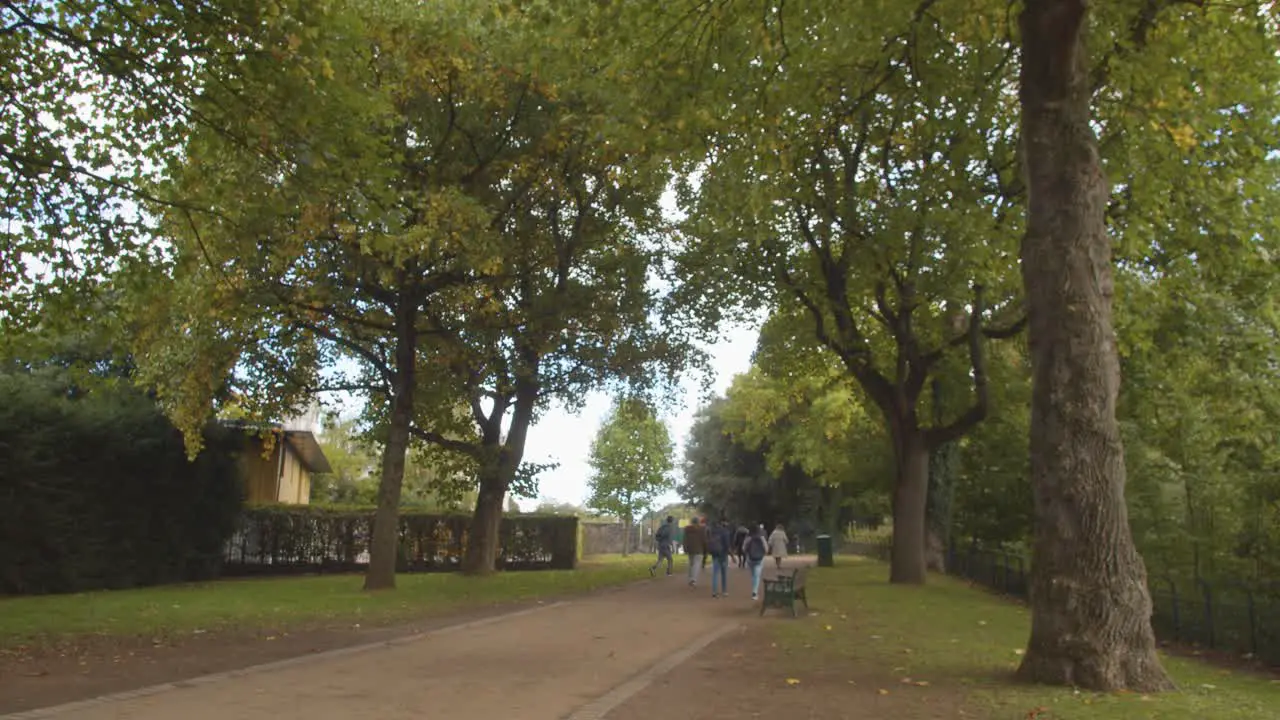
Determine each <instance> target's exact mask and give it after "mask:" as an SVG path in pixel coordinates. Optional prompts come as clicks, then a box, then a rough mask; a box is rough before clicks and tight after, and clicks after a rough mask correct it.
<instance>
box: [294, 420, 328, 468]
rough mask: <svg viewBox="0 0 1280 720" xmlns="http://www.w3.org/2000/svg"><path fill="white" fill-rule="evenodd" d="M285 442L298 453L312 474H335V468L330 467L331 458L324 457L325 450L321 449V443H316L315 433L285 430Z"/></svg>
mask: <svg viewBox="0 0 1280 720" xmlns="http://www.w3.org/2000/svg"><path fill="white" fill-rule="evenodd" d="M284 441H285V442H287V443H289V447H292V448H293V450H294V452H296V453H298V457H299V458H300V459H301V460H302V464H303V465H305V466H306V467H307V469H308V470H310V471H311V472H313V473H319V474H324V473H331V472H333V467H332V466H330V465H329V458H327V457H325V456H324V450H321V449H320V443H319V442H317V441H316V434H315V433H313V432H311V431H310V430H285V431H284Z"/></svg>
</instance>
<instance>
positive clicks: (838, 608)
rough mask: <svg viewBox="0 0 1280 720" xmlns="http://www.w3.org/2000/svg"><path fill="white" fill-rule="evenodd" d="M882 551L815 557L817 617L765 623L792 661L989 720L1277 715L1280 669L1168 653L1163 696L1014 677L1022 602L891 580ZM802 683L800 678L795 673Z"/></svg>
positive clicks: (1026, 625) (948, 585) (944, 581)
mask: <svg viewBox="0 0 1280 720" xmlns="http://www.w3.org/2000/svg"><path fill="white" fill-rule="evenodd" d="M887 576H888V569H887V567H886V566H885V565H884V564H882V563H879V562H875V561H872V560H865V559H859V558H851V557H844V556H842V557H840V558H838V561H837V567H835V568H831V569H819V568H815V570H814V574H813V575H812V576H811V577H810V582H809V586H810V588H811V590H810V595H811V597H812V603H813V610H814V611H815V612H816V613H817V616H816V617H810V618H808V620H807V621H802V622H786V621H784V622H778V623H773V624H772V625H771V628H772V630H773V632H774V633H775V634H776V644H777V645H778V647H779V649H783V650H785V651H787V656H788V661H787V662H789V663H792V664H794V667H793V668H792V669H791V670H790V671H791V672H792V673H796V674H797V675H796V679H797V680H800V679H801V676H802V674H803V673H805V672H814V673H819V672H821V673H824V674H826V675H828V676H829V675H830V674H831V672H832V669H833V668H849V669H850V672H851V673H852V672H853V671H854V670H855V669H856V670H858V671H859V672H861V673H862V677H861V678H860V679H858V680H854V679H852V677H851V678H850V679H849V680H848V682H849V684H851V685H852V684H854V683H856V682H867V680H866V678H868V677H869V678H872V680H871V681H872V682H875V683H877V684H878V685H879V686H880V687H879V688H877V691H878V692H879V694H880V695H883V696H887V695H889V694H913V695H918V696H920V697H919V699H920V700H927V699H928V698H927V696H928V695H929V694H937V695H938V696H942V695H951V696H956V695H957V694H958V695H959V696H960V697H961V702H960V705H961V707H962V708H963V710H962V712H963V717H969V718H984V719H985V718H990V719H991V720H1005V719H1009V720H1013V719H1015V718H1016V719H1018V720H1027V719H1034V720H1121V719H1122V718H1123V719H1124V720H1145V719H1158V720H1246V719H1247V720H1256V719H1257V718H1273V717H1280V680H1274V679H1271V678H1268V677H1264V676H1260V675H1256V674H1253V673H1248V672H1240V671H1233V670H1227V669H1222V668H1217V667H1213V666H1210V665H1206V664H1203V663H1200V662H1196V661H1195V660H1191V659H1186V658H1176V657H1170V656H1165V657H1164V662H1165V667H1166V668H1167V669H1168V670H1169V672H1170V673H1171V674H1172V675H1173V677H1174V679H1175V681H1176V682H1177V683H1178V686H1179V688H1180V690H1179V691H1177V692H1172V693H1165V694H1159V695H1140V694H1136V693H1109V694H1101V693H1089V692H1077V691H1074V690H1071V689H1062V688H1050V687H1043V686H1029V685H1024V684H1019V683H1015V682H1014V681H1013V677H1012V675H1013V671H1014V669H1015V668H1016V667H1017V666H1018V663H1019V661H1020V660H1021V654H1022V651H1023V648H1024V647H1025V645H1026V640H1027V634H1028V632H1029V629H1030V614H1029V612H1028V610H1027V609H1026V608H1024V607H1022V606H1019V605H1015V604H1012V603H1009V602H1006V601H1004V600H1002V599H1000V598H998V597H996V596H993V595H990V594H987V593H985V592H982V591H979V590H976V589H973V588H970V587H968V586H967V585H966V584H965V583H964V582H962V581H958V580H955V579H953V578H947V577H938V576H933V577H930V579H929V583H930V584H929V585H927V586H925V587H900V586H891V585H889V584H888V583H887V582H885V579H886V577H887ZM796 687H797V688H799V687H803V685H800V684H799V683H797V685H796Z"/></svg>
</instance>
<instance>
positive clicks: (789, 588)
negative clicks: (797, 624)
mask: <svg viewBox="0 0 1280 720" xmlns="http://www.w3.org/2000/svg"><path fill="white" fill-rule="evenodd" d="M808 577H809V566H807V565H806V566H805V567H802V568H797V569H796V570H795V571H794V572H792V573H791V575H789V576H788V575H781V576H779V577H777V578H776V579H773V580H765V581H764V599H762V600H761V601H760V614H761V615H764V611H765V610H767V609H769V608H771V607H778V608H783V607H785V608H791V617H797V616H798V613H797V612H796V601H797V600H799V601H800V602H802V603H804V609H805V611H806V612H808V610H809V599H808V598H807V597H805V592H804V591H805V581H806V580H807V579H808Z"/></svg>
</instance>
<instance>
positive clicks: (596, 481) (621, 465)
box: [587, 397, 674, 555]
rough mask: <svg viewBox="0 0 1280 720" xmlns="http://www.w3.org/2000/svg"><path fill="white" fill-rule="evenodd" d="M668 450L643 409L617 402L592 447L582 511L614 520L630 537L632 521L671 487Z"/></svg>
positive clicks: (626, 400)
mask: <svg viewBox="0 0 1280 720" xmlns="http://www.w3.org/2000/svg"><path fill="white" fill-rule="evenodd" d="M673 447H674V446H673V445H672V443H671V437H670V435H669V434H668V432H667V426H666V423H663V422H662V421H661V420H659V419H658V418H657V416H656V415H655V414H654V412H653V409H652V408H651V407H650V406H649V405H648V404H646V403H645V402H643V401H642V400H639V399H637V398H633V397H621V398H618V399H617V400H616V401H615V402H614V405H613V409H612V410H611V411H610V413H609V415H608V416H607V417H606V418H605V421H604V424H603V425H601V426H600V430H599V431H598V432H597V433H596V437H595V440H593V441H592V443H591V456H590V458H589V459H588V461H587V462H588V463H589V464H590V466H591V477H590V478H589V479H588V480H587V486H588V488H589V490H590V496H589V498H588V499H587V506H588V507H590V508H592V509H595V510H599V511H601V512H605V513H610V514H614V515H617V516H618V517H619V518H621V519H622V522H623V525H624V526H625V528H626V531H627V537H631V534H630V533H631V528H632V525H633V524H634V523H635V520H636V518H638V517H640V516H642V515H643V514H644V513H645V512H646V511H647V510H648V509H649V508H650V506H652V505H653V501H654V499H655V498H656V497H657V496H658V495H661V494H662V493H663V492H665V491H666V490H669V489H670V488H671V487H672V481H671V475H670V474H671V470H672V469H673V467H674V465H673V462H672V456H671V453H672V450H673ZM628 545H629V543H628ZM629 549H630V548H629V547H627V546H624V547H623V550H622V552H623V554H624V555H625V554H626V553H627V551H628V550H629Z"/></svg>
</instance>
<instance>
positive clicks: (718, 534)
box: [707, 525, 733, 558]
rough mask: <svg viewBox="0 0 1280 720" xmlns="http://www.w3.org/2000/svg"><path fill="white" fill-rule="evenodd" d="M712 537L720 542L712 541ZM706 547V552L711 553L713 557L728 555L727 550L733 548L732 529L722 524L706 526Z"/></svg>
mask: <svg viewBox="0 0 1280 720" xmlns="http://www.w3.org/2000/svg"><path fill="white" fill-rule="evenodd" d="M713 537H714V538H716V539H718V540H719V541H720V542H719V543H718V544H717V543H715V542H713V541H712V538H713ZM717 545H718V546H717ZM707 548H708V550H707V552H709V553H711V554H712V556H714V557H718V558H723V557H728V556H729V551H730V550H731V549H732V548H733V531H731V530H730V529H729V528H727V527H725V526H723V525H721V526H719V527H713V528H708V529H707Z"/></svg>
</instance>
